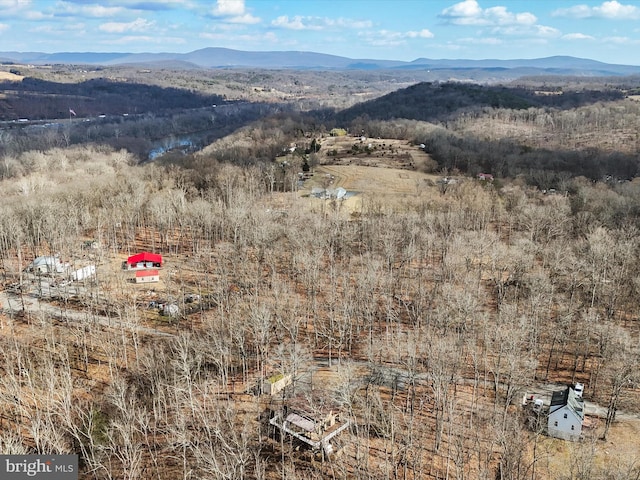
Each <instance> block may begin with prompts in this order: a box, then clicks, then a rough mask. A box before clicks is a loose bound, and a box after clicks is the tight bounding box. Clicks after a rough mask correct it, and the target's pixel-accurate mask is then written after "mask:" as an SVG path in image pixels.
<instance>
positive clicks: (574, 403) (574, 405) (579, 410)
mask: <svg viewBox="0 0 640 480" xmlns="http://www.w3.org/2000/svg"><path fill="white" fill-rule="evenodd" d="M583 421H584V400H583V399H582V398H581V397H580V396H579V395H577V394H576V391H575V390H574V389H573V388H571V387H567V388H566V389H564V390H560V391H558V392H553V395H552V396H551V405H550V406H549V420H548V424H547V428H548V432H549V435H550V436H552V437H556V438H562V439H564V440H571V441H575V440H578V439H579V438H580V435H581V434H582V422H583Z"/></svg>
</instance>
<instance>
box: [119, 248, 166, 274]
mask: <svg viewBox="0 0 640 480" xmlns="http://www.w3.org/2000/svg"><path fill="white" fill-rule="evenodd" d="M122 267H123V268H124V269H125V270H145V269H148V268H160V267H162V255H159V254H157V253H149V252H142V253H138V254H136V255H131V256H130V257H129V258H127V261H126V262H123V264H122Z"/></svg>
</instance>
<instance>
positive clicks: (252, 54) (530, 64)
mask: <svg viewBox="0 0 640 480" xmlns="http://www.w3.org/2000/svg"><path fill="white" fill-rule="evenodd" d="M0 61H1V62H3V63H5V64H7V63H11V62H14V63H29V64H36V65H46V64H82V65H96V66H99V65H103V66H117V65H126V64H136V65H143V64H149V65H150V66H152V65H154V64H155V65H168V64H169V63H170V62H176V63H177V64H184V65H186V64H192V65H194V66H196V67H200V68H266V69H318V70H322V69H336V70H338V69H342V70H378V69H379V70H385V69H386V70H393V69H426V70H428V69H457V70H459V69H479V70H486V69H505V70H513V69H534V70H536V71H540V72H545V71H552V72H554V73H556V74H557V73H558V72H561V73H563V74H567V75H568V74H585V75H630V74H640V66H636V65H620V64H610V63H605V62H600V61H597V60H591V59H588V58H579V57H572V56H561V55H556V56H550V57H542V58H531V59H525V58H521V59H506V60H504V59H479V60H474V59H430V58H426V57H420V58H417V59H415V60H412V61H402V60H383V59H354V58H349V57H343V56H339V55H330V54H325V53H317V52H308V51H245V50H234V49H229V48H221V47H207V48H202V49H198V50H194V51H191V52H187V53H171V52H160V53H149V52H145V53H128V52H55V53H43V52H0Z"/></svg>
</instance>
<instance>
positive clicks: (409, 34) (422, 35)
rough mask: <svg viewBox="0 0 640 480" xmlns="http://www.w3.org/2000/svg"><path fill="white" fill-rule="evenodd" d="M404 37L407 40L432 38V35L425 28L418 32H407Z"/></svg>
mask: <svg viewBox="0 0 640 480" xmlns="http://www.w3.org/2000/svg"><path fill="white" fill-rule="evenodd" d="M405 35H406V36H407V38H433V33H431V32H430V31H429V30H427V29H426V28H423V29H422V30H420V31H419V32H407V33H406V34H405Z"/></svg>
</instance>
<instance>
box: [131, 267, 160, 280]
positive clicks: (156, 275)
mask: <svg viewBox="0 0 640 480" xmlns="http://www.w3.org/2000/svg"><path fill="white" fill-rule="evenodd" d="M159 281H160V272H158V270H140V271H139V272H136V283H154V282H159Z"/></svg>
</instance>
